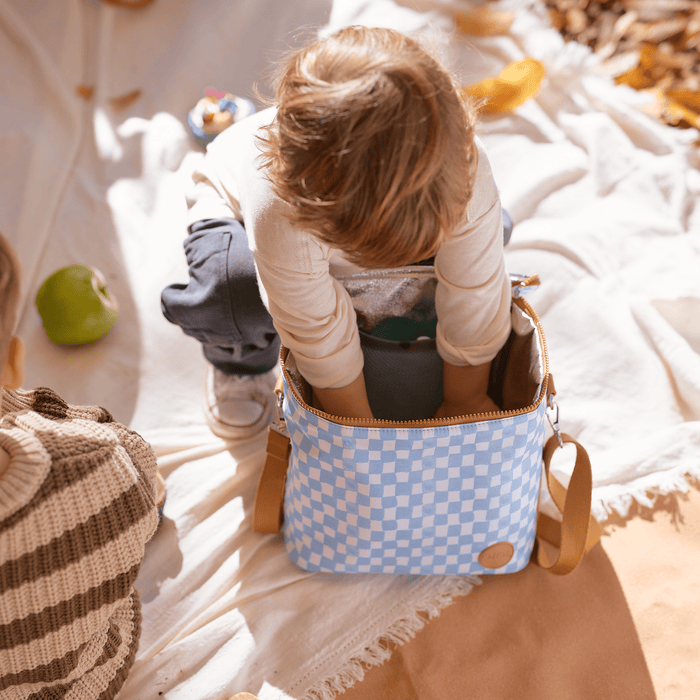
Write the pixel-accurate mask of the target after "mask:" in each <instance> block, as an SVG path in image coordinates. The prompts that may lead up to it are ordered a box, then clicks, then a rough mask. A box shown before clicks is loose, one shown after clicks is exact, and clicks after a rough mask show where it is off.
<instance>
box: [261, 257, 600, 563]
mask: <svg viewBox="0 0 700 700" xmlns="http://www.w3.org/2000/svg"><path fill="white" fill-rule="evenodd" d="M341 281H342V282H343V284H344V285H345V288H346V289H347V290H348V293H349V294H350V296H351V298H352V300H353V305H354V306H355V309H356V312H357V315H358V323H359V326H360V334H361V342H362V347H363V352H364V355H365V368H364V373H365V381H366V384H367V391H368V397H369V400H370V406H371V407H372V411H373V415H374V416H375V419H374V420H360V419H352V418H345V417H340V416H332V415H329V414H326V413H324V412H323V411H321V410H319V409H318V408H316V407H314V405H313V395H312V392H311V390H310V387H309V385H308V384H307V383H306V382H305V380H304V379H303V377H302V376H301V375H300V373H299V372H298V370H297V368H296V365H295V362H294V357H293V354H292V353H291V352H290V351H289V350H288V349H286V348H282V351H281V359H280V364H281V375H280V381H279V382H278V387H277V392H278V408H279V410H278V413H279V422H278V424H277V425H274V426H272V427H271V430H270V434H269V439H268V445H267V458H266V463H265V467H264V469H263V472H262V474H261V478H260V484H259V487H258V493H257V497H256V505H255V512H254V523H253V527H254V529H255V530H256V531H259V532H279V531H280V529H281V532H282V534H283V536H284V542H285V546H286V549H287V552H288V553H289V556H290V557H291V559H292V560H293V561H294V562H295V563H296V564H297V565H298V566H300V567H301V568H303V569H306V570H308V571H322V572H337V573H389V574H501V573H512V572H515V571H519V570H520V569H522V568H524V567H525V566H526V565H527V563H528V562H529V561H530V559H531V558H533V557H534V558H535V560H536V561H537V562H538V563H539V564H540V565H541V566H543V567H545V568H547V569H549V570H550V571H552V572H553V573H556V574H565V573H568V572H569V571H571V570H572V569H573V568H574V567H575V566H576V565H577V564H578V563H579V561H580V560H581V558H582V557H583V555H584V553H585V552H586V551H587V550H588V549H590V547H591V546H593V544H595V542H596V541H597V539H598V537H599V535H600V528H599V526H598V523H597V522H596V521H595V520H594V519H593V518H592V517H591V515H590V504H591V487H592V477H591V467H590V462H589V460H588V456H587V454H586V452H585V450H584V449H583V448H582V447H581V446H580V445H579V444H578V443H577V442H576V441H575V440H574V439H573V438H571V437H569V436H568V435H565V434H563V433H561V432H560V430H559V425H558V408H557V407H556V404H555V402H554V395H555V393H556V392H555V389H554V384H553V381H552V377H551V375H550V374H549V361H548V356H547V347H546V343H545V338H544V333H543V330H542V326H541V323H540V321H539V319H538V317H537V314H536V313H535V311H534V309H533V308H532V307H531V306H530V305H529V304H528V303H527V302H526V301H525V299H523V298H522V297H523V292H524V291H526V290H528V289H529V288H532V287H533V286H535V285H536V284H538V281H537V279H536V276H535V277H523V276H513V277H512V280H511V281H512V290H513V299H512V310H511V319H512V331H511V334H510V337H509V339H508V341H507V342H506V344H505V346H504V347H503V349H502V350H501V351H500V352H499V354H498V356H497V357H496V358H495V359H494V361H493V363H492V373H491V375H492V376H491V381H490V388H489V394H490V395H491V397H492V398H493V399H494V401H495V402H496V403H497V404H498V405H499V406H501V407H502V410H500V411H497V412H494V413H486V414H475V415H465V416H458V417H452V418H445V419H433V418H431V417H430V416H432V413H433V412H434V410H435V409H436V408H437V406H438V405H439V404H440V402H441V400H442V394H441V391H442V389H441V387H442V377H441V371H442V360H441V359H440V357H439V355H438V354H437V350H436V348H435V340H434V338H431V337H430V336H429V335H428V336H423V337H418V338H403V339H401V338H399V339H397V340H391V339H387V338H381V337H377V336H376V335H373V334H372V330H373V329H376V328H377V327H378V326H379V325H380V324H381V323H382V322H383V321H385V320H386V319H387V318H395V319H399V318H400V319H407V324H404V325H408V326H409V327H410V322H413V327H415V328H417V329H418V330H417V332H423V331H424V330H425V329H426V328H429V325H430V322H431V318H430V316H431V314H434V290H435V285H436V278H435V272H434V268H432V267H430V266H411V267H407V268H396V269H391V270H369V271H365V272H361V273H358V274H355V275H351V276H348V277H345V278H341ZM546 417H547V418H549V420H550V423H551V424H552V428H553V433H554V434H553V435H552V436H551V437H550V438H549V440H548V441H547V442H546V444H545V420H546ZM564 443H573V444H574V446H575V448H576V462H575V466H574V470H573V474H572V476H571V480H570V483H569V486H568V490H567V489H565V488H564V487H563V486H562V485H561V484H560V483H559V482H558V481H557V480H556V479H555V478H554V476H553V475H552V474H551V472H550V469H549V467H550V462H551V459H552V456H553V454H554V452H555V451H556V449H557V448H558V447H560V446H561V445H563V444H564ZM543 473H544V476H545V480H546V482H545V483H546V486H547V489H548V491H549V493H550V494H551V497H552V500H553V501H554V503H555V504H556V506H557V507H558V509H559V510H560V511H561V513H562V515H561V521H560V519H558V518H556V517H554V518H553V517H551V516H548V515H546V514H545V513H543V512H540V507H539V504H540V499H541V481H542V474H543ZM545 542H546V543H548V544H549V545H551V546H552V547H554V548H557V549H558V552H555V553H554V556H552V551H553V550H552V548H551V547H549V546H548V545H547V544H545Z"/></svg>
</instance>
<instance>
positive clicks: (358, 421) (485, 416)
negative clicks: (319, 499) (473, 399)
mask: <svg viewBox="0 0 700 700" xmlns="http://www.w3.org/2000/svg"><path fill="white" fill-rule="evenodd" d="M537 284H539V279H538V278H537V275H532V276H531V277H527V278H524V279H521V280H518V281H517V282H515V283H514V284H513V286H516V285H517V286H518V287H526V286H536V285H537ZM513 303H514V304H517V305H518V306H519V307H520V308H521V309H522V310H523V311H525V313H526V314H527V315H528V316H529V317H530V318H531V319H532V320H533V322H534V323H535V330H536V331H537V337H538V340H539V342H540V347H541V348H542V359H543V365H544V367H543V373H544V379H543V380H542V387H541V389H540V393H539V395H538V397H537V399H536V400H535V401H534V403H532V404H530V405H529V406H526V407H525V408H516V409H510V410H508V411H489V412H487V413H470V414H466V415H463V416H451V417H450V418H422V419H413V420H405V421H392V420H385V419H381V418H349V417H347V416H334V415H331V414H330V413H325V412H324V411H321V410H319V409H317V408H313V406H309V405H308V404H307V403H306V402H305V401H304V400H303V399H302V398H301V396H300V395H299V393H298V392H297V390H296V388H295V387H294V384H293V382H292V380H291V377H290V376H289V373H288V371H287V368H286V366H285V359H286V355H287V353H289V350H288V349H287V348H285V347H282V348H281V349H280V366H281V368H282V374H283V375H284V378H285V380H286V381H287V386H288V387H289V390H290V391H291V392H292V394H293V396H294V398H295V399H296V401H297V402H298V403H299V405H300V406H302V407H303V408H305V409H306V410H307V411H310V412H311V413H313V414H314V415H316V416H318V417H319V418H323V419H324V420H327V421H330V422H331V423H339V424H341V425H350V426H353V427H356V428H434V427H446V426H450V425H462V424H464V423H478V422H480V421H486V420H494V419H496V418H508V417H511V416H519V415H523V414H525V413H530V412H532V411H534V410H535V409H536V408H537V407H538V406H539V405H540V403H542V400H543V399H544V398H545V396H548V395H549V392H548V386H549V384H550V381H549V355H548V354H547V342H546V340H545V337H544V331H543V329H542V322H541V321H540V317H539V316H538V315H537V312H536V311H535V310H534V309H533V308H532V306H531V305H530V304H529V303H528V302H527V301H526V300H525V299H523V298H522V297H521V296H516V295H514V299H513ZM552 386H553V385H552ZM552 394H553V392H552ZM281 400H282V392H281V391H280V392H278V413H279V414H280V416H281V415H282V411H281ZM282 419H283V417H282ZM282 425H283V420H282V421H280V427H281V426H282Z"/></svg>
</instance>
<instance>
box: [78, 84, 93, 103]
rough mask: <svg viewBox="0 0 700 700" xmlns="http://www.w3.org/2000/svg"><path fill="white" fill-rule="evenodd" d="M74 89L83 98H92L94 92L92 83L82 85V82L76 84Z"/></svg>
mask: <svg viewBox="0 0 700 700" xmlns="http://www.w3.org/2000/svg"><path fill="white" fill-rule="evenodd" d="M75 91H76V93H77V94H78V95H80V97H82V98H83V99H84V100H90V99H92V96H93V95H94V94H95V88H93V87H92V85H84V84H83V83H81V84H80V85H78V86H77V87H76V88H75Z"/></svg>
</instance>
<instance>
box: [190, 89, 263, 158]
mask: <svg viewBox="0 0 700 700" xmlns="http://www.w3.org/2000/svg"><path fill="white" fill-rule="evenodd" d="M254 112H255V105H254V104H253V103H252V102H251V101H250V100H249V99H248V98H246V97H238V96H237V95H232V94H231V93H230V92H221V91H219V90H215V89H214V88H207V90H206V92H205V97H203V98H202V99H201V100H199V102H197V104H196V105H195V106H194V107H193V108H192V109H191V110H190V113H189V115H188V118H187V121H188V123H189V125H190V129H191V131H192V133H193V134H194V138H195V139H196V141H197V143H198V144H199V145H200V146H201V147H202V148H206V147H207V146H208V145H209V144H210V143H211V142H212V141H213V140H214V139H215V138H216V137H217V136H218V135H219V134H220V133H221V132H222V131H224V130H225V129H228V127H229V126H231V125H232V124H235V123H236V122H238V121H240V120H241V119H244V118H245V117H247V116H249V115H251V114H253V113H254Z"/></svg>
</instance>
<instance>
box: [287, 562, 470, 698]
mask: <svg viewBox="0 0 700 700" xmlns="http://www.w3.org/2000/svg"><path fill="white" fill-rule="evenodd" d="M480 583H481V579H480V578H479V577H478V576H447V577H444V578H443V580H442V582H441V584H440V585H439V586H438V587H436V588H431V589H430V590H429V591H427V592H426V593H425V594H424V596H423V597H422V598H421V599H420V600H419V601H418V602H416V603H415V606H414V609H413V610H412V611H411V612H409V613H407V614H406V615H404V616H403V617H400V618H399V619H398V620H396V621H394V622H393V623H392V624H391V625H389V627H388V628H387V629H386V630H385V631H384V632H383V633H381V634H380V635H378V636H377V637H376V638H375V639H374V640H372V641H371V642H370V643H369V644H368V645H367V646H365V647H364V648H363V649H361V650H359V651H357V652H355V653H354V655H353V656H351V657H350V658H349V659H348V660H347V661H345V662H344V663H343V664H342V665H341V666H340V668H339V669H338V670H337V671H336V672H335V674H334V675H333V676H331V677H330V678H326V679H325V680H323V681H320V682H319V683H317V684H316V685H314V686H312V687H311V688H309V689H308V690H307V691H306V694H305V695H303V696H301V697H300V698H299V700H333V698H335V696H336V695H338V694H339V693H342V692H343V691H344V690H347V689H348V688H350V687H352V686H353V685H355V683H357V682H358V681H361V680H362V679H363V678H364V676H365V671H366V670H367V669H368V668H370V667H372V666H380V665H381V664H383V663H384V662H385V661H388V660H389V658H390V657H391V652H392V646H400V645H401V644H404V643H405V642H407V641H408V640H409V639H412V638H413V637H415V635H416V634H417V633H418V632H419V631H420V630H421V629H422V628H423V626H424V625H425V623H426V622H427V621H428V620H429V619H432V618H434V617H437V615H439V613H440V611H441V610H442V609H443V608H445V607H446V606H448V605H449V604H450V603H451V602H452V599H453V598H455V597H457V596H464V595H467V594H468V593H470V592H471V590H472V589H473V588H474V586H476V585H479V584H480Z"/></svg>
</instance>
